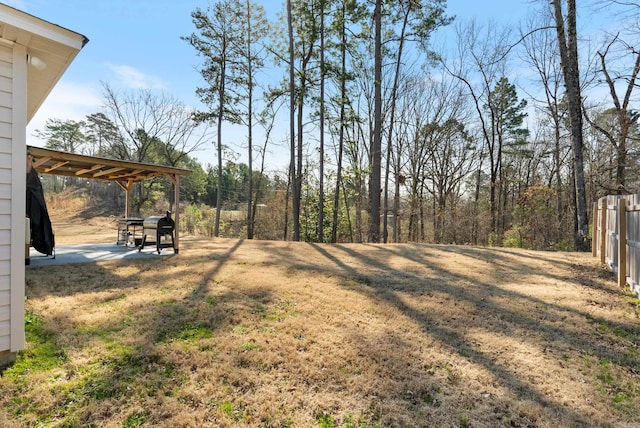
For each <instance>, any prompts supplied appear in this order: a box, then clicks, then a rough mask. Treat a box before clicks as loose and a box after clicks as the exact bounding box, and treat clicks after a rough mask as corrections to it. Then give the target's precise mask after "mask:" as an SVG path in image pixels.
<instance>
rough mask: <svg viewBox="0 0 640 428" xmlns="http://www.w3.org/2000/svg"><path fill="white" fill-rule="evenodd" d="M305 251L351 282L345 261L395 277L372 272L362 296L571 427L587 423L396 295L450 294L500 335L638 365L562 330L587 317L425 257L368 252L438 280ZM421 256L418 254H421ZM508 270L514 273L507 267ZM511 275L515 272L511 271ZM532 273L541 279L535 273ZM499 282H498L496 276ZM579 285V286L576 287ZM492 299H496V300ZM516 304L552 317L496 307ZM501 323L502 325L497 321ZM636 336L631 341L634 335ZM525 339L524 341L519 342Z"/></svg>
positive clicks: (356, 273)
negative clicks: (402, 261) (543, 340)
mask: <svg viewBox="0 0 640 428" xmlns="http://www.w3.org/2000/svg"><path fill="white" fill-rule="evenodd" d="M311 246H312V247H313V248H314V249H315V250H316V251H317V252H318V253H320V254H322V255H323V256H324V257H325V258H326V259H327V260H329V261H330V262H331V264H332V265H334V266H335V267H336V270H337V271H338V272H341V273H342V274H343V275H345V276H347V277H351V278H358V277H362V275H363V273H362V271H360V270H359V269H355V268H354V267H352V266H350V265H349V264H347V263H346V262H345V260H347V259H349V258H350V259H351V260H357V261H358V262H359V263H362V264H363V265H364V266H365V271H367V270H368V269H370V270H371V271H372V272H375V271H381V272H385V278H389V277H397V278H400V280H399V281H397V282H395V281H394V283H393V284H390V283H387V282H385V281H384V280H382V281H380V280H376V278H375V273H368V275H371V276H370V277H369V278H368V279H366V280H365V282H366V287H365V288H362V290H363V293H364V294H365V295H366V296H367V298H369V299H372V300H377V301H381V302H386V303H390V304H391V305H392V306H393V307H395V308H397V309H398V310H399V311H400V312H402V313H404V314H406V315H407V316H408V317H409V318H411V319H413V320H414V321H415V322H417V323H419V325H421V326H422V328H423V330H424V332H425V334H428V335H431V336H432V337H435V338H436V339H437V340H438V341H439V342H440V343H441V344H442V345H444V346H445V347H447V348H449V349H451V351H452V352H454V353H457V354H459V355H462V356H464V357H466V358H467V359H468V360H469V361H471V362H472V363H474V364H476V365H479V366H481V367H483V368H484V369H486V370H487V371H488V372H490V373H492V374H493V375H494V377H495V378H496V379H500V381H501V382H502V383H503V384H504V385H505V386H507V387H508V388H509V390H510V391H511V392H512V393H513V395H514V396H515V397H518V398H519V399H521V400H525V401H533V402H535V403H536V404H537V405H538V406H540V407H541V408H543V409H546V410H547V411H548V412H550V413H551V414H554V415H559V420H564V421H570V422H571V424H574V425H584V426H588V425H590V424H591V423H593V421H590V420H589V419H588V418H586V417H585V416H584V415H582V414H580V413H579V412H576V411H574V410H573V409H571V408H570V407H567V406H566V405H565V404H563V403H561V402H558V401H557V400H554V399H551V398H549V397H547V396H545V395H543V394H542V393H541V392H540V391H539V390H538V388H537V387H536V386H535V385H534V384H532V383H531V382H530V381H528V380H525V379H522V378H520V377H518V376H517V375H516V374H515V373H513V372H512V371H510V370H509V369H508V368H507V367H503V366H502V365H501V363H500V362H496V361H495V360H494V359H493V357H492V356H491V355H489V354H487V353H484V352H481V351H479V350H478V349H477V347H476V346H475V345H474V344H473V343H472V342H471V341H470V340H468V338H467V337H466V336H465V333H464V332H463V331H457V330H456V329H455V328H451V327H449V326H448V325H446V324H443V323H441V320H439V319H437V318H434V317H433V316H432V315H431V314H430V313H428V312H426V311H424V310H419V309H416V308H414V307H411V306H410V305H409V304H407V303H406V301H405V299H404V298H403V297H401V296H402V294H404V293H409V294H414V295H416V294H417V295H422V294H424V293H427V294H428V293H429V292H438V293H443V294H448V295H450V296H451V297H452V298H453V299H454V300H456V301H460V302H465V303H467V304H470V305H471V307H473V308H475V312H476V313H481V314H486V315H487V316H489V317H496V318H497V322H496V324H495V325H500V324H503V325H504V323H505V322H506V323H508V324H509V325H510V326H511V327H513V328H507V329H505V328H500V329H499V330H500V334H505V333H506V334H510V332H516V333H518V334H521V332H522V331H530V332H531V334H532V335H535V336H545V337H547V338H548V340H549V341H550V342H551V343H553V342H558V341H560V342H565V343H560V345H562V347H563V348H566V347H567V346H568V347H569V348H570V349H571V350H573V351H574V352H576V353H577V354H578V355H580V354H587V355H592V356H595V357H596V358H597V359H599V360H603V361H612V362H614V363H615V364H618V365H620V366H622V367H627V369H629V370H633V367H635V366H636V365H637V364H638V363H640V362H639V361H638V360H637V359H636V358H629V357H628V356H624V355H621V354H620V353H619V352H618V351H617V350H616V349H612V348H610V347H609V346H608V345H611V343H606V342H603V343H594V342H593V341H592V336H590V335H588V334H584V333H583V332H582V331H579V330H576V329H573V328H571V327H570V326H568V325H565V323H564V319H565V317H566V316H567V314H570V315H575V316H578V317H582V318H587V317H588V316H589V314H588V313H586V312H581V311H577V310H575V309H572V308H570V307H567V306H564V305H561V304H560V303H557V304H554V303H549V302H545V301H543V300H541V299H538V298H535V297H532V296H527V295H523V294H521V293H518V292H515V291H510V290H506V289H504V288H501V287H499V286H497V285H495V284H489V283H486V282H478V280H477V279H476V278H474V277H472V276H467V275H464V274H462V273H460V272H453V271H447V270H445V269H443V267H442V266H441V265H439V264H438V263H437V262H435V261H434V260H431V259H429V258H427V257H420V256H418V255H417V254H418V253H416V252H411V251H405V250H403V249H399V248H398V247H383V246H375V247H374V251H380V252H385V253H388V254H389V256H400V257H404V258H408V259H410V260H411V261H413V262H415V263H418V264H420V265H422V266H425V267H427V268H429V269H430V270H431V271H435V272H438V280H433V279H430V278H424V277H421V276H420V275H419V274H412V273H410V272H407V271H406V270H403V271H399V270H397V269H395V268H393V267H392V266H391V265H390V264H389V263H385V262H384V260H385V259H386V258H388V257H376V258H371V257H368V256H366V255H364V254H362V253H360V252H357V251H354V250H353V249H352V247H350V246H347V245H338V246H335V247H333V248H335V250H333V249H332V251H331V252H329V251H327V249H326V247H324V246H321V245H316V244H311ZM437 249H438V250H441V251H442V250H444V251H446V252H452V251H454V249H451V248H441V247H438V248H437ZM336 252H338V253H339V252H342V253H344V255H345V257H341V256H339V254H338V255H337V254H336ZM421 253H424V252H421ZM461 253H462V254H464V255H465V256H468V257H473V258H476V259H480V260H484V261H486V262H488V263H493V264H494V266H495V263H496V260H495V259H494V258H490V257H491V255H490V254H489V253H487V252H483V251H474V250H473V249H467V248H464V249H461ZM494 257H497V258H498V259H499V260H497V261H498V262H499V263H500V264H502V266H503V268H507V269H508V268H509V266H510V265H511V266H512V264H513V260H510V259H509V258H506V257H505V258H503V259H501V256H500V255H497V256H496V255H494ZM511 269H514V267H513V266H512V267H511ZM515 270H517V267H515ZM538 274H541V275H545V273H543V272H540V273H538ZM551 276H552V277H554V279H557V280H561V279H564V278H561V277H557V276H554V275H551ZM411 277H412V279H413V281H414V283H420V284H422V286H423V288H422V289H416V288H415V287H414V286H411V287H405V286H403V285H402V283H403V282H402V280H401V279H402V278H411ZM498 280H499V277H498ZM460 283H468V284H473V287H466V286H465V287H460V286H459V285H457V284H460ZM578 283H579V284H580V282H578ZM496 297H497V298H496ZM505 300H506V301H512V302H513V301H519V302H522V305H524V307H527V306H530V305H540V306H541V307H545V308H551V309H553V312H549V311H547V315H546V316H547V317H548V318H547V319H545V320H539V319H536V318H532V316H530V315H527V314H525V313H522V312H517V311H514V310H513V309H512V308H509V307H507V306H505V305H504V304H501V303H498V302H500V301H505ZM498 318H499V320H501V321H502V323H501V322H500V321H499V320H498ZM610 324H612V325H610V326H609V327H610V328H616V329H619V330H622V331H623V332H625V333H626V334H625V336H626V337H633V334H634V333H635V334H636V335H637V334H638V328H637V327H636V326H632V325H628V324H623V323H610ZM636 337H637V336H636ZM518 338H520V336H515V337H514V339H518ZM525 340H527V339H525Z"/></svg>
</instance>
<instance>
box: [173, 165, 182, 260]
mask: <svg viewBox="0 0 640 428" xmlns="http://www.w3.org/2000/svg"><path fill="white" fill-rule="evenodd" d="M173 185H174V193H175V201H176V205H175V207H176V208H175V211H176V212H175V216H174V221H175V235H176V236H175V250H174V251H175V253H176V254H178V253H179V252H180V176H179V175H178V174H176V175H175V180H174V181H173Z"/></svg>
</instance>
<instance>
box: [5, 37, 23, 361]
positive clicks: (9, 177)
mask: <svg viewBox="0 0 640 428" xmlns="http://www.w3.org/2000/svg"><path fill="white" fill-rule="evenodd" d="M20 58H25V59H26V49H25V48H24V47H23V46H20V45H13V46H3V45H0V353H1V352H4V351H10V352H15V351H18V350H20V349H22V348H23V347H24V327H23V323H24V212H25V211H24V203H25V202H24V201H25V184H24V183H23V182H24V181H25V180H24V178H23V177H25V173H26V171H25V170H26V167H25V162H26V161H25V159H26V155H25V148H24V146H25V135H24V134H25V132H24V130H25V126H26V107H25V102H18V103H17V105H16V104H15V101H16V99H17V98H24V97H25V96H26V77H24V76H22V77H20V76H17V74H19V73H23V74H24V73H26V60H24V61H20ZM21 62H25V64H24V65H22V64H20V63H21ZM16 95H17V96H16ZM23 110H24V111H23ZM18 177H20V178H22V180H20V179H16V178H18ZM19 237H20V239H18V238H19ZM20 244H21V245H20ZM18 251H20V252H18ZM20 254H22V257H19V258H18V259H17V260H16V255H20Z"/></svg>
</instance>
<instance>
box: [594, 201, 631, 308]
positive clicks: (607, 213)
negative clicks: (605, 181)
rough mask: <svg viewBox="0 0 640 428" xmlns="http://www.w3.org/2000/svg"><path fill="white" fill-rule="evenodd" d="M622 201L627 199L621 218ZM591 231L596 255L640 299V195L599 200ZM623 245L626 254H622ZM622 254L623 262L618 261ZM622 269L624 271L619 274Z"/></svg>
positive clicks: (595, 206)
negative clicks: (619, 209) (621, 244)
mask: <svg viewBox="0 0 640 428" xmlns="http://www.w3.org/2000/svg"><path fill="white" fill-rule="evenodd" d="M620 199H625V205H624V207H625V209H624V210H622V211H623V216H622V218H619V215H618V206H617V205H618V203H619V200H620ZM622 221H624V224H623V227H622V228H621V227H620V226H621V222H622ZM592 230H593V239H592V245H593V247H594V248H593V256H594V257H599V258H600V260H601V261H603V263H606V264H608V265H609V267H610V268H611V269H612V270H613V271H614V272H616V273H617V274H618V277H619V281H620V283H621V284H625V283H626V284H627V285H628V286H629V287H630V289H631V291H633V292H634V293H635V294H636V295H638V296H639V297H640V194H635V195H625V196H618V195H609V196H606V197H604V198H600V200H598V202H597V204H594V209H593V226H592ZM620 232H622V233H623V235H621V234H620ZM621 242H622V243H624V245H625V248H624V249H622V250H625V251H620V250H621V248H619V245H620V243H621ZM619 253H620V254H622V255H623V256H624V260H622V263H620V260H618V254H619ZM619 267H622V268H623V269H624V272H619Z"/></svg>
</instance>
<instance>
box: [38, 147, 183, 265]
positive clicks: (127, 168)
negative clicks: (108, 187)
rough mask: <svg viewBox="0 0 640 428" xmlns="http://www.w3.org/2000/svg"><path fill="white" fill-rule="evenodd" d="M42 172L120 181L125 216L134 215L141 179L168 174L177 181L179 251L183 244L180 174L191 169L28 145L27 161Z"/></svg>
mask: <svg viewBox="0 0 640 428" xmlns="http://www.w3.org/2000/svg"><path fill="white" fill-rule="evenodd" d="M29 162H31V167H32V168H35V170H36V171H37V172H38V173H39V174H53V175H62V176H68V177H78V178H84V179H99V180H108V181H114V182H116V183H117V184H118V185H119V186H120V187H121V188H122V189H123V190H124V191H125V192H126V199H125V212H124V219H128V218H130V205H131V195H130V193H131V188H132V187H133V185H134V184H135V183H137V182H139V181H143V180H148V179H151V178H155V177H166V178H168V179H169V180H170V181H171V182H172V183H173V185H174V199H175V204H176V205H175V206H176V208H175V209H174V213H173V214H174V221H175V225H176V227H175V253H176V254H177V253H178V252H179V248H180V237H179V235H180V233H179V231H178V229H179V227H178V225H179V221H180V210H179V201H180V176H189V175H190V174H191V171H190V170H188V169H182V168H174V167H169V166H161V165H153V164H146V163H141V162H132V161H123V160H117V159H107V158H101V157H95V156H86V155H79V154H75V153H67V152H61V151H57V150H52V149H45V148H42V147H34V146H27V163H29Z"/></svg>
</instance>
